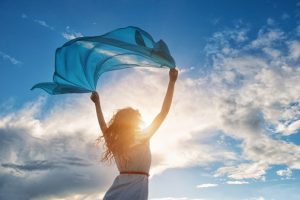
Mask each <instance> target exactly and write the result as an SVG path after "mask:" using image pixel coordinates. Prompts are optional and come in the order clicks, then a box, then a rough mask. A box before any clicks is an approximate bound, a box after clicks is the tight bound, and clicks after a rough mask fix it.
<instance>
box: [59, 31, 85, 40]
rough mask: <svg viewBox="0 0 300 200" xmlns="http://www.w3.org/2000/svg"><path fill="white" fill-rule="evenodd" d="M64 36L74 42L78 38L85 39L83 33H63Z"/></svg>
mask: <svg viewBox="0 0 300 200" xmlns="http://www.w3.org/2000/svg"><path fill="white" fill-rule="evenodd" d="M62 36H63V37H64V38H66V39H67V40H72V39H75V38H78V37H83V35H82V33H79V32H74V33H62Z"/></svg>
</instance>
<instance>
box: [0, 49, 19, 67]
mask: <svg viewBox="0 0 300 200" xmlns="http://www.w3.org/2000/svg"><path fill="white" fill-rule="evenodd" d="M0 57H2V59H3V60H8V61H9V62H10V63H11V64H13V65H20V64H22V62H21V61H19V60H17V59H16V58H14V57H12V56H11V55H8V54H6V53H4V52H2V51H0Z"/></svg>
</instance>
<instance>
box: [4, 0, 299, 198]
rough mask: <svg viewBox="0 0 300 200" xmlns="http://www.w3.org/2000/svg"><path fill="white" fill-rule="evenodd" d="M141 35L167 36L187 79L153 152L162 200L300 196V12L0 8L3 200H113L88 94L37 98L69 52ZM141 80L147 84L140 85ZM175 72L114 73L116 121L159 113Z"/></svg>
mask: <svg viewBox="0 0 300 200" xmlns="http://www.w3.org/2000/svg"><path fill="white" fill-rule="evenodd" d="M127 26H137V27H140V28H142V29H144V30H145V31H147V32H149V33H150V34H151V35H152V36H153V38H154V40H155V41H158V40H159V39H163V40H164V41H165V42H166V43H167V45H168V47H169V49H170V52H171V54H172V56H173V57H174V58H175V61H176V64H177V68H178V69H179V77H178V80H177V83H176V86H175V93H174V99H173V104H172V107H171V110H170V112H169V115H168V117H167V119H166V120H165V122H164V124H163V125H162V126H161V127H160V129H159V130H158V132H157V133H156V134H155V136H154V137H153V139H152V141H151V150H152V167H151V170H150V174H151V177H150V183H149V199H150V200H220V199H223V200H282V199H289V200H299V199H300V193H299V190H300V84H299V80H300V66H299V63H300V1H293V0H288V1H287V0H281V1H280V0H272V1H271V0H245V1H239V0H227V1H217V0H211V1H202V0H199V1H196V0H195V1H193V0H189V1H183V0H182V1H180V0H178V1H171V0H162V1H158V0H149V1H138V0H119V1H100V0H99V1H95V0H85V1H83V0H82V1H80V0H61V1H46V0H43V1H38V0H31V1H21V0H20V1H16V0H0V27H1V39H0V76H1V79H0V83H1V84H0V91H1V92H0V163H1V166H0V199H11V200H29V199H30V200H46V199H47V200H48V199H50V200H71V199H72V200H91V199H93V200H94V199H102V197H103V195H104V193H105V191H106V190H107V189H108V188H109V186H110V185H111V184H112V181H113V179H114V177H115V176H116V175H117V174H118V172H117V169H116V167H115V166H114V165H108V164H105V163H101V162H99V158H100V156H101V152H102V147H101V145H100V146H96V145H95V139H96V138H97V136H98V135H99V133H100V129H99V127H98V124H97V119H96V114H95V110H94V107H93V103H92V102H91V101H90V99H89V94H65V95H54V96H51V95H48V94H46V93H45V92H44V91H42V90H34V91H31V90H30V88H31V87H32V86H33V85H34V84H36V83H38V82H45V81H51V80H52V75H53V72H54V61H55V60H54V53H55V50H56V48H58V47H60V46H62V45H63V44H64V43H65V42H67V41H68V40H71V39H74V38H76V37H82V36H95V35H102V34H104V33H106V32H109V31H111V30H114V29H116V28H120V27H127ZM133 83H134V84H133ZM167 84H168V70H167V69H152V70H148V69H143V68H139V69H134V68H132V69H124V70H119V71H112V72H107V73H104V74H103V75H102V76H101V77H100V79H99V81H98V87H97V90H98V92H99V93H100V98H101V105H102V107H103V112H104V117H105V119H106V120H109V119H110V117H111V116H112V114H113V113H114V111H115V110H116V109H118V108H122V107H126V106H131V107H134V108H138V109H139V110H140V112H141V114H142V116H143V119H144V121H145V124H149V123H150V122H151V120H152V119H153V118H154V117H155V115H156V114H157V113H158V112H159V110H160V108H161V104H162V100H163V97H164V94H165V91H166V87H167Z"/></svg>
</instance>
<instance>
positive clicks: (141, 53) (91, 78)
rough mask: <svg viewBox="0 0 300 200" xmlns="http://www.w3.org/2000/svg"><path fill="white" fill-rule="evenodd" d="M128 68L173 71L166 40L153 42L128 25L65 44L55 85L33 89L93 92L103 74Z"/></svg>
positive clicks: (59, 51)
mask: <svg viewBox="0 0 300 200" xmlns="http://www.w3.org/2000/svg"><path fill="white" fill-rule="evenodd" d="M129 67H157V68H162V67H168V68H174V67H175V61H174V59H173V58H172V56H171V55H170V52H169V49H168V47H167V45H166V44H165V42H164V41H162V40H159V41H158V42H154V40H153V38H152V37H151V35H149V34H148V33H147V32H145V31H144V30H142V29H140V28H137V27H133V26H129V27H126V28H119V29H116V30H113V31H111V32H109V33H106V34H104V35H101V36H95V37H80V38H76V39H73V40H70V41H68V42H66V43H65V44H64V45H63V46H62V47H60V48H58V49H57V50H56V53H55V72H54V75H53V82H45V83H38V84H36V85H34V86H33V87H32V88H31V89H32V90H33V89H35V88H41V89H43V90H45V91H46V92H48V93H49V94H64V93H87V92H92V91H95V90H96V86H97V81H98V79H99V77H100V75H101V74H103V73H104V72H107V71H111V70H119V69H124V68H129Z"/></svg>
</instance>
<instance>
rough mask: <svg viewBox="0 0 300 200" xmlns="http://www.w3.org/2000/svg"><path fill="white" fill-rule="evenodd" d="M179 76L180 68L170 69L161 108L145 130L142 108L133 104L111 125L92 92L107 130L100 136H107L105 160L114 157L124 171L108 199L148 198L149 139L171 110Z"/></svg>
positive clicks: (106, 198) (102, 128)
mask: <svg viewBox="0 0 300 200" xmlns="http://www.w3.org/2000/svg"><path fill="white" fill-rule="evenodd" d="M177 75H178V71H177V70H176V69H174V68H173V69H170V71H169V78H170V79H169V84H168V89H167V93H166V96H165V98H164V102H163V105H162V108H161V111H160V112H159V113H158V115H157V116H156V117H155V118H154V120H153V122H152V123H151V124H150V126H149V127H147V128H146V129H144V130H141V129H140V126H139V125H140V123H141V122H142V118H141V115H140V113H139V111H138V110H135V109H133V108H130V107H128V108H123V109H120V110H118V112H117V113H116V114H115V115H114V116H113V117H112V119H111V120H110V122H109V123H108V126H107V125H106V123H105V120H104V117H103V113H102V110H101V106H100V98H99V95H98V93H97V92H93V94H92V95H91V100H92V101H93V102H94V103H95V107H96V111H97V117H98V122H99V125H100V128H101V131H102V133H103V136H100V138H104V142H105V146H106V150H105V152H104V154H103V158H102V161H110V160H111V159H112V158H114V160H115V162H116V164H117V167H118V170H119V172H120V174H119V175H118V176H117V177H116V178H115V180H114V182H113V184H112V186H111V187H110V188H109V190H108V191H107V192H106V194H105V196H104V200H147V199H148V176H149V170H150V165H151V152H150V146H149V142H150V139H151V137H152V136H153V135H154V133H155V132H156V131H157V129H158V128H159V127H160V125H161V124H162V122H163V121H164V119H165V118H166V116H167V114H168V112H169V109H170V106H171V103H172V98H173V92H174V85H175V82H176V80H177Z"/></svg>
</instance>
